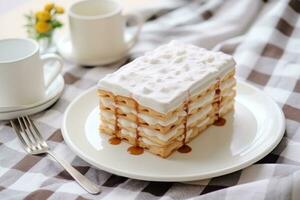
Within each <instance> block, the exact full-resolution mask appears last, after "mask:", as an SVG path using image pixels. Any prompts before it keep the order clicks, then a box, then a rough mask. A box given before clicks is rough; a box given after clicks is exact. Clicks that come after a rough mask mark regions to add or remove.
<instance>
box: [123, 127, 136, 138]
mask: <svg viewBox="0 0 300 200" xmlns="http://www.w3.org/2000/svg"><path fill="white" fill-rule="evenodd" d="M121 134H122V135H127V136H130V137H136V133H133V132H131V131H128V130H126V129H121Z"/></svg>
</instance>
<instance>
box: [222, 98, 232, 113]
mask: <svg viewBox="0 0 300 200" xmlns="http://www.w3.org/2000/svg"><path fill="white" fill-rule="evenodd" d="M233 104H234V101H233V100H232V101H230V103H228V104H226V105H223V106H222V107H221V108H220V110H219V113H222V112H223V111H225V110H227V109H228V108H230V107H231V106H232V105H233Z"/></svg>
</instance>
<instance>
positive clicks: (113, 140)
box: [108, 96, 121, 145]
mask: <svg viewBox="0 0 300 200" xmlns="http://www.w3.org/2000/svg"><path fill="white" fill-rule="evenodd" d="M113 99H114V104H115V109H114V114H115V118H116V119H115V130H114V133H113V136H112V137H111V138H110V139H109V140H108V141H109V143H110V144H112V145H118V144H120V143H121V138H119V137H118V135H117V133H118V132H119V126H118V113H117V106H116V105H117V101H116V97H115V96H114V97H113Z"/></svg>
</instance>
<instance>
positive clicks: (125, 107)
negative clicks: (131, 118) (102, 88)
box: [117, 105, 137, 115]
mask: <svg viewBox="0 0 300 200" xmlns="http://www.w3.org/2000/svg"><path fill="white" fill-rule="evenodd" d="M117 107H118V108H120V109H121V110H122V111H123V112H124V113H126V114H135V115H136V114H137V112H136V110H135V109H132V108H129V107H128V106H123V105H117Z"/></svg>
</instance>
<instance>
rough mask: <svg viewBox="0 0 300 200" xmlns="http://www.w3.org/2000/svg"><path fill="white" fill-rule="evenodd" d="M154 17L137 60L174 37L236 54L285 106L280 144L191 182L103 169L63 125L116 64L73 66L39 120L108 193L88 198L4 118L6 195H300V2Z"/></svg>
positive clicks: (204, 4)
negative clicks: (71, 141)
mask: <svg viewBox="0 0 300 200" xmlns="http://www.w3.org/2000/svg"><path fill="white" fill-rule="evenodd" d="M177 3H178V2H177ZM149 13H152V15H149ZM147 14H148V16H152V17H151V18H149V22H147V23H146V25H145V27H144V30H143V32H142V35H141V39H140V42H139V44H138V45H137V46H136V47H135V48H134V50H133V51H132V57H135V56H138V55H140V54H141V53H142V52H144V51H146V50H149V49H152V48H154V47H155V46H158V45H160V44H162V43H165V42H168V41H169V40H171V39H179V40H184V41H187V42H190V43H194V44H196V45H200V46H205V47H208V48H213V47H214V49H221V50H222V51H225V52H227V53H231V54H233V55H234V57H235V59H236V60H237V63H238V68H237V75H238V76H239V77H240V78H242V79H245V80H247V81H249V82H250V83H252V84H254V85H256V86H257V87H260V88H261V89H263V90H264V91H265V92H266V93H268V94H270V95H271V96H272V97H273V98H274V99H275V100H276V102H277V103H278V104H279V105H280V107H282V109H283V111H284V114H285V117H286V124H287V126H286V132H285V135H284V138H283V139H282V141H281V142H280V144H279V145H278V146H277V147H276V149H275V150H274V151H273V152H272V153H270V154H269V155H267V156H266V157H265V158H263V159H262V160H260V161H259V162H258V163H256V164H255V165H252V166H251V167H248V168H246V169H244V170H240V171H237V172H235V173H232V174H228V175H225V176H222V177H217V178H212V179H210V180H202V181H198V182H193V183H192V184H186V183H160V182H146V181H138V180H132V179H127V178H124V177H119V176H115V175H111V174H109V173H107V172H104V171H101V170H96V169H95V168H93V167H91V166H90V165H89V164H87V163H86V162H84V161H82V160H81V159H80V158H78V157H76V156H75V155H74V154H73V153H72V152H71V151H70V149H69V148H68V147H67V146H66V144H65V143H64V141H63V138H62V135H61V132H60V126H61V122H62V117H63V112H64V110H65V109H66V107H67V106H68V104H69V103H70V102H71V101H72V100H73V99H74V98H75V97H76V96H77V95H79V94H80V93H82V92H83V91H85V90H86V89H88V88H89V87H91V86H94V85H95V84H96V82H97V81H98V79H99V78H101V77H102V76H104V74H106V73H109V72H111V71H114V70H116V68H107V67H97V68H87V67H78V66H75V65H74V64H71V63H66V66H65V68H64V78H65V82H66V88H65V90H64V93H63V95H62V97H61V99H60V100H59V101H58V102H57V103H56V104H55V105H54V106H52V107H51V108H49V109H47V110H46V111H44V112H42V113H39V114H36V115H35V116H33V119H34V121H35V122H36V124H37V126H38V127H39V129H40V130H41V132H42V133H43V136H44V137H45V138H47V140H48V143H49V144H50V146H51V148H52V149H53V151H54V152H55V153H57V154H59V155H60V156H62V157H63V158H65V159H66V160H67V161H69V162H71V163H72V165H74V166H76V168H77V169H78V170H80V171H81V173H83V174H85V176H87V177H88V178H90V179H91V180H92V181H94V182H97V183H98V184H99V185H101V186H102V190H103V192H102V193H101V194H100V195H98V196H92V195H89V194H87V193H86V192H85V191H84V190H83V189H82V188H80V187H79V186H78V185H77V184H76V183H75V182H74V181H73V180H72V179H71V178H70V176H69V175H68V174H67V173H66V172H65V171H62V168H61V167H60V166H59V165H58V164H57V163H56V162H53V161H52V160H51V159H49V157H40V156H31V155H28V154H26V153H25V152H24V151H23V149H22V147H21V146H20V144H19V141H18V140H17V138H16V136H15V134H14V133H13V130H12V128H11V127H10V126H9V125H8V123H7V122H2V123H1V125H0V199H23V198H25V199H39V200H42V199H145V200H146V199H165V200H170V199H188V198H191V199H227V200H229V199H230V200H231V199H249V200H250V199H258V200H260V199H270V200H272V199H295V200H297V199H300V190H299V187H300V166H299V164H300V126H299V125H300V65H299V63H300V58H299V53H300V20H299V14H300V1H298V0H289V1H288V0H282V1H279V0H273V1H267V2H264V1H261V0H240V1H236V0H227V1H225V2H223V1H221V0H209V1H204V0H202V1H192V2H191V1H189V2H186V4H185V5H184V6H181V7H180V8H177V9H172V10H169V9H166V8H162V9H160V10H155V12H153V10H152V11H151V10H150V11H149V10H148V11H147Z"/></svg>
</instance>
